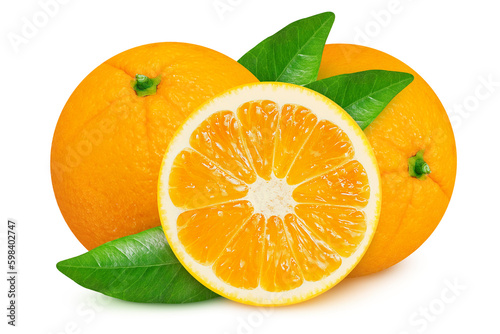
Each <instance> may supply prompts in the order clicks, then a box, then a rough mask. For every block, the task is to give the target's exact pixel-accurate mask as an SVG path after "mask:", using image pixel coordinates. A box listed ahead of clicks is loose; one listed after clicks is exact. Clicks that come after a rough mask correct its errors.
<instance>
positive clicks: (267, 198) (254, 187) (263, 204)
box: [243, 174, 297, 219]
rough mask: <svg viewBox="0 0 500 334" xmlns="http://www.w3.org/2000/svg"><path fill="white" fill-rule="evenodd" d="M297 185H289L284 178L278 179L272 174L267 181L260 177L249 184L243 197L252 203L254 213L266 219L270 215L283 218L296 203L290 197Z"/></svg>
mask: <svg viewBox="0 0 500 334" xmlns="http://www.w3.org/2000/svg"><path fill="white" fill-rule="evenodd" d="M296 187H297V186H291V185H289V184H288V183H287V182H286V179H278V178H277V177H276V176H274V174H273V175H272V176H271V180H269V181H267V180H265V179H263V178H261V177H257V180H256V181H255V182H254V183H252V184H251V185H250V186H249V188H250V189H249V191H248V194H247V195H246V196H245V197H244V198H243V200H247V201H249V202H250V203H252V206H253V208H254V210H255V211H254V212H255V213H262V214H263V215H264V216H265V217H266V219H267V218H269V217H271V216H278V217H280V218H281V219H283V218H285V216H286V215H287V214H288V213H293V208H294V207H295V205H296V204H297V202H295V200H294V199H293V198H292V192H293V190H294V189H295V188H296Z"/></svg>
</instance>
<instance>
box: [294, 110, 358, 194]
mask: <svg viewBox="0 0 500 334" xmlns="http://www.w3.org/2000/svg"><path fill="white" fill-rule="evenodd" d="M353 156H354V148H353V147H352V143H351V141H350V139H349V137H348V136H347V135H346V134H345V132H344V131H342V129H340V128H339V127H338V126H336V125H335V124H333V123H332V122H329V121H326V120H321V121H319V122H318V125H317V126H316V127H315V128H314V130H313V131H312V133H311V136H310V137H309V139H308V140H307V142H306V143H305V145H304V148H303V149H302V150H301V151H300V153H299V155H298V156H297V158H296V159H295V162H294V164H293V165H292V167H291V169H290V172H289V173H288V176H287V180H288V183H289V184H299V183H301V182H303V181H305V180H306V179H310V178H312V177H315V176H318V175H321V174H323V173H326V172H328V171H329V170H332V169H333V168H335V167H337V166H339V165H341V164H343V163H345V162H347V161H349V160H351V159H352V158H353Z"/></svg>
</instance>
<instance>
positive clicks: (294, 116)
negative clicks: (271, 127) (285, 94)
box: [274, 104, 318, 178]
mask: <svg viewBox="0 0 500 334" xmlns="http://www.w3.org/2000/svg"><path fill="white" fill-rule="evenodd" d="M317 120H318V118H317V117H316V116H315V115H314V114H313V113H311V111H310V110H309V109H307V108H305V107H303V106H299V105H296V104H285V105H284V106H283V108H282V109H281V119H280V122H279V128H278V133H277V134H276V148H275V155H274V174H275V175H276V177H278V178H283V177H285V176H286V174H287V173H288V170H289V169H290V166H291V165H292V163H293V161H294V159H295V157H296V156H297V154H298V153H299V151H300V149H301V148H302V146H303V145H304V143H305V141H306V140H307V138H308V137H309V135H310V134H311V131H312V129H313V128H314V126H315V125H316V122H317Z"/></svg>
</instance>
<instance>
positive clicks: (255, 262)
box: [214, 214, 266, 289]
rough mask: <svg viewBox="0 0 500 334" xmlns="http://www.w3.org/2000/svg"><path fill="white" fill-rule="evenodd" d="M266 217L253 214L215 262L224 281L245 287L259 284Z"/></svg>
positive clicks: (253, 286)
mask: <svg viewBox="0 0 500 334" xmlns="http://www.w3.org/2000/svg"><path fill="white" fill-rule="evenodd" d="M265 227H266V219H265V218H264V216H263V215H262V214H255V215H253V216H252V217H251V218H250V219H249V220H248V221H247V223H246V224H245V226H244V227H243V228H242V229H241V230H240V231H239V232H238V234H237V235H236V237H235V238H234V239H233V240H232V241H231V242H230V243H229V244H228V245H227V246H226V247H225V248H224V251H223V253H222V254H221V255H220V256H219V259H218V260H217V261H216V262H215V264H214V271H215V274H216V275H217V276H218V277H219V278H220V279H222V280H223V281H224V282H227V283H229V284H231V285H232V286H235V287H238V288H244V289H255V288H257V286H258V285H259V276H260V267H261V265H262V254H263V245H264V229H265Z"/></svg>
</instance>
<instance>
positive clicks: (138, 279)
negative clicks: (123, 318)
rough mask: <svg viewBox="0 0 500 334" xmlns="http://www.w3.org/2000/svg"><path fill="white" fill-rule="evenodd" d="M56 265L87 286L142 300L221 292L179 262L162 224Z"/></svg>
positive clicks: (185, 299)
mask: <svg viewBox="0 0 500 334" xmlns="http://www.w3.org/2000/svg"><path fill="white" fill-rule="evenodd" d="M57 269H59V271H60V272H62V273H63V274H64V275H66V276H68V277H69V278H71V279H72V280H73V281H75V282H76V283H78V284H80V285H81V286H83V287H84V288H87V289H91V290H94V291H98V292H101V293H103V294H105V295H108V296H111V297H115V298H119V299H123V300H128V301H133V302H143V303H170V304H174V303H190V302H197V301H201V300H206V299H211V298H214V297H217V296H218V295H217V294H215V293H214V292H212V291H211V290H209V289H207V288H205V287H204V286H203V285H202V284H200V283H199V282H198V281H197V280H196V279H194V278H193V277H192V276H191V275H190V274H189V273H188V272H187V271H186V269H184V267H183V266H182V265H181V264H180V263H179V261H178V260H177V258H176V257H175V255H174V253H173V252H172V250H171V249H170V246H169V245H168V243H167V240H166V238H165V235H164V234H163V231H162V229H161V227H155V228H152V229H149V230H146V231H144V232H141V233H138V234H135V235H131V236H127V237H123V238H120V239H117V240H114V241H110V242H108V243H105V244H103V245H101V246H99V247H97V248H94V249H92V250H91V251H89V252H87V253H85V254H82V255H80V256H77V257H74V258H71V259H68V260H64V261H61V262H59V263H58V264H57Z"/></svg>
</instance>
